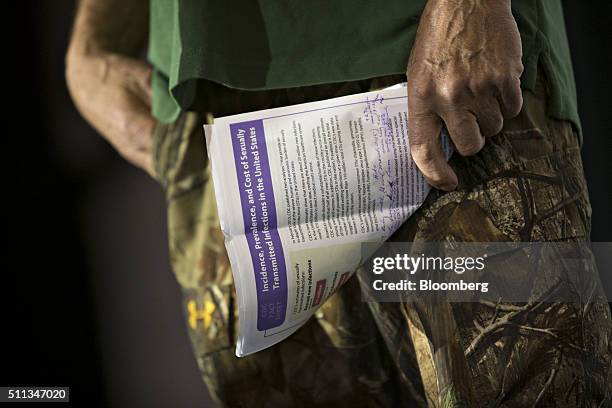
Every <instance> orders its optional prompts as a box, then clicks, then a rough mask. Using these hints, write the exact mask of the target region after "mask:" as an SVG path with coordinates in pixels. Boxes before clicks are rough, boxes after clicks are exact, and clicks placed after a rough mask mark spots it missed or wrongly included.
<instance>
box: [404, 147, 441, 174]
mask: <svg viewBox="0 0 612 408" xmlns="http://www.w3.org/2000/svg"><path fill="white" fill-rule="evenodd" d="M410 151H411V152H412V157H413V158H414V161H415V162H417V163H418V164H419V165H420V166H423V167H426V168H430V167H432V166H433V165H434V163H435V162H436V155H435V153H434V151H433V150H432V149H431V147H430V146H428V145H425V144H422V143H417V144H413V145H411V146H410ZM421 170H423V169H421Z"/></svg>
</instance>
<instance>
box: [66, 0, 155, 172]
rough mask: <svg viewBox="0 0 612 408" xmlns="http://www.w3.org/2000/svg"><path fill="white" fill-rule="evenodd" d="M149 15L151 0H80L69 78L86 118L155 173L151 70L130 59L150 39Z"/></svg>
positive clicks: (68, 59)
mask: <svg viewBox="0 0 612 408" xmlns="http://www.w3.org/2000/svg"><path fill="white" fill-rule="evenodd" d="M147 18H148V0H81V3H80V5H79V12H78V14H77V19H76V22H75V28H74V33H73V36H72V39H71V42H70V47H69V50H68V54H67V56H66V80H67V83H68V88H69V90H70V93H71V95H72V98H73V99H74V102H75V104H76V106H77V108H78V109H79V111H80V112H81V114H82V115H83V116H84V117H85V119H87V120H88V121H89V123H90V124H91V125H92V126H93V127H94V128H96V130H97V131H98V132H99V133H100V134H101V135H102V136H104V137H105V138H106V139H107V140H108V141H109V142H110V143H111V144H112V145H113V146H114V147H115V148H116V149H117V150H118V151H119V153H120V154H121V155H123V156H124V157H125V158H126V159H127V160H129V161H130V162H132V163H133V164H135V165H136V166H138V167H140V168H142V169H143V170H145V171H146V172H148V173H149V174H151V175H152V174H153V169H152V164H151V141H152V133H153V127H154V125H155V121H154V119H153V118H152V116H151V114H150V107H151V85H150V80H151V68H150V67H148V66H147V65H146V64H145V63H144V62H142V61H140V60H137V59H135V58H132V56H133V55H136V54H137V53H138V52H139V50H140V48H141V47H142V45H143V43H144V39H145V38H146V27H147Z"/></svg>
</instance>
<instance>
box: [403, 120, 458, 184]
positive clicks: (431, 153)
mask: <svg viewBox="0 0 612 408" xmlns="http://www.w3.org/2000/svg"><path fill="white" fill-rule="evenodd" d="M441 130H442V119H441V118H440V117H439V116H438V115H435V114H433V113H432V114H425V115H410V113H409V119H408V141H409V142H410V153H411V155H412V159H413V160H414V162H415V164H416V165H417V167H418V168H419V169H420V170H421V172H422V173H423V175H424V176H425V179H426V180H427V182H428V183H429V184H431V185H432V186H434V187H436V188H439V189H441V190H445V191H452V190H454V189H455V188H457V185H458V184H459V181H458V180H457V175H456V174H455V172H454V171H453V169H452V168H451V166H450V165H449V164H448V162H447V161H446V158H445V157H444V153H443V152H442V146H441V145H440V131H441Z"/></svg>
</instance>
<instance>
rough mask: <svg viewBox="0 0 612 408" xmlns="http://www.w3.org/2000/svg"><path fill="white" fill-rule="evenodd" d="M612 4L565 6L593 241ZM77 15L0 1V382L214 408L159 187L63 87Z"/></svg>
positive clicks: (105, 398) (80, 401) (87, 402)
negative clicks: (183, 302) (85, 117)
mask: <svg viewBox="0 0 612 408" xmlns="http://www.w3.org/2000/svg"><path fill="white" fill-rule="evenodd" d="M543 1H546V0H543ZM606 3H607V2H603V1H602V2H598V1H588V2H584V1H583V2H578V1H565V2H564V4H565V12H566V24H567V29H568V34H569V37H570V44H571V46H572V51H573V60H574V68H575V73H576V81H577V85H578V92H579V107H580V114H581V118H582V121H583V127H584V136H585V137H584V140H585V143H584V148H583V158H584V166H585V171H586V175H587V179H588V181H589V189H590V194H591V200H592V206H593V234H592V239H593V240H594V241H612V218H611V211H610V208H612V201H611V187H612V182H611V181H610V176H611V175H612V174H611V173H612V171H611V169H612V165H611V162H612V156H611V154H612V146H611V145H612V125H611V123H612V111H611V109H610V108H611V107H612V103H611V102H610V98H612V80H611V78H610V77H611V76H612V74H611V73H610V67H611V66H612V65H611V64H610V62H611V61H610V40H609V37H611V35H610V34H611V32H610V31H611V30H610V28H609V27H608V20H609V16H610V15H611V14H610V9H609V6H606ZM73 12H74V2H72V1H60V0H53V1H49V0H47V1H29V2H22V1H17V2H4V3H3V16H4V19H3V20H4V23H3V25H2V39H3V41H2V43H1V44H2V45H1V47H2V53H1V54H0V55H2V61H3V62H2V67H3V71H5V72H4V74H3V75H2V90H3V97H2V100H3V105H2V108H1V110H0V113H1V114H2V115H1V116H0V117H1V123H2V136H1V140H2V142H1V146H2V148H3V149H2V168H3V172H2V180H3V181H5V183H3V188H2V192H3V194H2V197H3V200H2V202H3V206H2V207H3V209H2V214H3V219H4V222H3V223H2V225H3V227H4V228H2V230H1V232H2V235H1V236H2V237H3V239H2V241H3V243H2V247H3V249H4V250H3V252H4V256H3V258H2V277H3V279H2V281H1V282H2V284H1V290H0V299H1V300H0V301H1V303H0V323H1V325H0V336H1V339H2V342H1V348H0V385H3V386H10V385H21V386H24V385H60V386H70V387H71V399H72V401H73V404H74V405H79V406H80V405H84V406H96V405H100V406H109V405H110V406H121V407H123V406H131V407H141V406H147V407H153V406H155V407H157V406H170V405H172V406H180V407H189V406H207V405H208V404H209V402H210V401H209V400H208V397H207V395H206V392H205V390H204V387H203V385H202V384H201V381H200V379H199V374H198V370H197V367H196V364H195V361H194V359H193V358H192V357H191V351H190V348H189V344H188V339H187V336H186V332H185V329H184V326H183V323H182V320H181V316H180V304H179V299H180V298H179V291H178V287H177V284H176V283H175V281H174V278H173V277H172V275H171V272H170V268H169V263H168V255H167V248H166V241H165V218H164V217H165V214H164V203H163V196H162V194H161V191H160V189H159V187H158V186H157V185H156V184H155V183H154V182H153V181H151V180H149V179H148V177H147V176H145V175H144V174H143V173H141V172H140V171H138V170H136V169H134V168H132V167H130V166H129V165H128V164H126V163H125V162H124V161H123V160H122V159H120V158H119V157H118V156H117V155H116V154H115V153H114V151H113V150H112V149H111V148H110V147H109V146H108V145H107V144H106V143H105V142H104V141H103V140H102V139H101V138H99V137H98V136H97V135H96V134H95V133H94V132H93V131H92V130H91V129H90V128H89V127H88V125H87V124H85V123H84V122H83V121H82V120H81V119H80V117H79V116H78V114H77V112H76V110H75V109H74V107H73V106H72V104H71V102H70V99H69V97H68V94H67V91H66V88H65V84H64V76H63V71H64V60H63V58H64V52H65V47H66V43H67V39H68V35H69V31H70V24H71V19H72V17H73ZM605 273H612V272H611V271H606V272H605Z"/></svg>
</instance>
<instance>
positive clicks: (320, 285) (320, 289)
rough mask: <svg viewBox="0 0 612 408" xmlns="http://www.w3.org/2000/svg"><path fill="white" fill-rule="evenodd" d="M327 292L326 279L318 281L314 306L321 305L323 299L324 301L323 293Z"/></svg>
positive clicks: (313, 301)
mask: <svg viewBox="0 0 612 408" xmlns="http://www.w3.org/2000/svg"><path fill="white" fill-rule="evenodd" d="M324 292H325V279H321V280H320V281H317V287H316V288H315V293H314V299H313V300H312V305H313V306H316V305H318V304H319V303H321V299H323V293H324Z"/></svg>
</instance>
